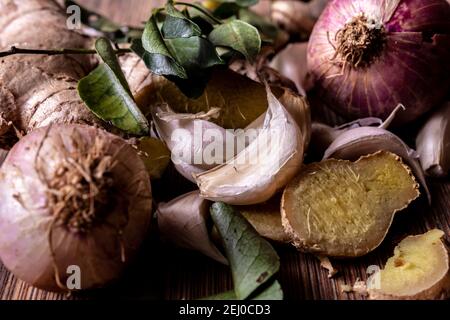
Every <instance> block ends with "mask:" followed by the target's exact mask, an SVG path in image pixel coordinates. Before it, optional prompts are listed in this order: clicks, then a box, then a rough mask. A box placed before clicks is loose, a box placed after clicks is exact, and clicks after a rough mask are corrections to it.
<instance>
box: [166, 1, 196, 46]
mask: <svg viewBox="0 0 450 320" xmlns="http://www.w3.org/2000/svg"><path fill="white" fill-rule="evenodd" d="M166 14H167V16H166V19H165V20H164V24H163V27H162V34H163V36H164V38H166V39H173V38H189V37H192V36H200V35H201V34H202V31H201V29H200V27H199V26H198V25H197V24H196V23H194V22H193V21H192V20H190V19H188V18H187V17H186V16H185V15H184V14H183V13H181V12H180V11H178V10H177V9H176V8H175V7H174V6H173V4H172V2H171V1H169V2H168V3H167V4H166Z"/></svg>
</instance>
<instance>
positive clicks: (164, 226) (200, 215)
mask: <svg viewBox="0 0 450 320" xmlns="http://www.w3.org/2000/svg"><path fill="white" fill-rule="evenodd" d="M210 205H211V203H210V202H209V201H207V200H205V199H203V198H201V197H200V193H199V192H198V191H193V192H190V193H187V194H184V195H182V196H180V197H178V198H176V199H174V200H172V201H170V202H168V203H160V204H159V205H158V209H157V217H158V228H159V232H160V234H161V236H162V238H163V239H165V240H166V241H169V242H171V243H173V244H175V245H177V246H179V247H182V248H186V249H191V250H196V251H199V252H201V253H203V254H204V255H206V256H208V257H210V258H212V259H214V260H216V261H218V262H220V263H223V264H228V261H227V259H226V258H225V257H224V255H223V254H222V253H221V252H220V250H219V249H218V248H217V247H216V246H215V244H214V243H213V242H212V241H211V239H210V237H209V234H210V230H208V227H207V219H208V217H209V207H210Z"/></svg>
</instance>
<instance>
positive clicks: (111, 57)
mask: <svg viewBox="0 0 450 320" xmlns="http://www.w3.org/2000/svg"><path fill="white" fill-rule="evenodd" d="M95 50H96V51H97V53H98V54H99V55H100V57H101V58H102V60H103V62H104V63H106V64H107V65H108V66H109V67H110V68H111V70H112V71H113V72H114V74H115V75H116V76H117V78H118V79H119V81H120V83H121V84H122V86H123V88H124V89H125V90H127V92H128V94H129V95H130V96H132V93H131V90H130V87H129V86H128V82H127V79H126V78H125V75H124V74H123V71H122V68H121V67H120V64H119V60H117V56H116V53H115V50H114V48H113V47H112V45H111V42H110V41H109V40H108V39H106V38H99V39H97V40H96V41H95Z"/></svg>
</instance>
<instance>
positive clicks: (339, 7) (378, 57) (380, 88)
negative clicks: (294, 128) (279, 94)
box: [308, 0, 450, 124]
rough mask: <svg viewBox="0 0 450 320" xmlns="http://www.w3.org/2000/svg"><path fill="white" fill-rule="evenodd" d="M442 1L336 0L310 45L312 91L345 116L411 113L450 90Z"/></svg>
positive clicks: (406, 117) (448, 22)
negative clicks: (403, 109)
mask: <svg viewBox="0 0 450 320" xmlns="http://www.w3.org/2000/svg"><path fill="white" fill-rule="evenodd" d="M449 57H450V5H449V4H448V2H447V1H446V0H334V1H331V2H330V3H329V4H328V6H327V8H326V9H325V10H324V12H323V14H322V16H321V17H320V18H319V20H318V22H317V24H316V26H315V27H314V30H313V33H312V35H311V39H310V43H309V47H308V71H309V73H310V74H311V75H312V77H313V79H314V83H315V88H314V90H313V92H312V96H313V97H314V98H315V99H318V100H321V102H322V103H324V104H326V105H328V106H329V107H331V108H333V109H335V110H336V111H337V112H339V113H340V114H342V115H344V116H346V117H349V118H361V117H369V116H374V117H378V118H382V119H386V117H387V116H388V115H389V114H390V113H391V112H392V111H393V110H394V109H395V107H396V106H397V105H398V104H399V103H401V104H403V105H404V106H405V107H406V109H407V112H403V113H402V114H401V115H400V116H399V117H398V118H397V119H396V120H397V121H396V122H397V124H398V123H404V122H408V121H411V120H414V119H416V118H417V117H418V116H420V115H421V114H423V113H424V112H426V111H428V110H429V109H430V108H432V107H434V106H437V105H439V104H440V103H441V102H442V101H443V99H444V96H445V95H446V94H447V92H448V89H449V88H450V76H449V75H450V59H449Z"/></svg>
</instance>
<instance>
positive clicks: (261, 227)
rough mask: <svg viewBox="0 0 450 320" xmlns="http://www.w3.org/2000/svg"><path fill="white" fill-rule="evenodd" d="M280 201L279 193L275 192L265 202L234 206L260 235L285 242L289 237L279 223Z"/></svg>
mask: <svg viewBox="0 0 450 320" xmlns="http://www.w3.org/2000/svg"><path fill="white" fill-rule="evenodd" d="M280 202H281V194H277V195H275V196H274V197H272V198H271V199H270V200H268V201H266V202H263V203H260V204H255V205H250V206H239V207H236V208H237V209H238V210H239V211H240V212H241V214H242V215H243V216H244V217H245V218H246V219H247V221H248V222H250V224H251V225H252V226H253V227H254V228H255V229H256V231H257V232H258V233H259V234H260V235H261V236H263V237H264V238H267V239H269V240H272V241H275V242H280V243H285V242H289V237H288V236H287V234H286V233H285V232H284V229H283V226H282V225H281V212H280Z"/></svg>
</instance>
